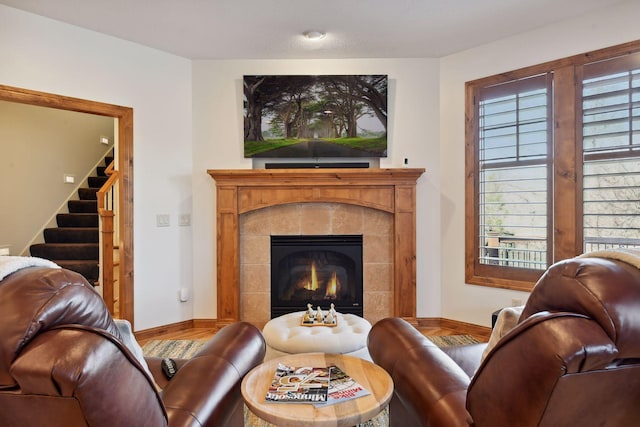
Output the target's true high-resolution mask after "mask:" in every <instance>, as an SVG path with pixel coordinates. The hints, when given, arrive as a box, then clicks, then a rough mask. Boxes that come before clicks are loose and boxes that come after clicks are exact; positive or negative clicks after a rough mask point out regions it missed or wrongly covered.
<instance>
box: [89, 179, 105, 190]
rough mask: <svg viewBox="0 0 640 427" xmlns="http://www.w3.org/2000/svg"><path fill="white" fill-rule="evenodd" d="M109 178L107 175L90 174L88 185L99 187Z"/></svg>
mask: <svg viewBox="0 0 640 427" xmlns="http://www.w3.org/2000/svg"><path fill="white" fill-rule="evenodd" d="M108 179H109V177H108V176H90V177H89V187H91V188H101V187H102V186H103V185H104V183H105V182H107V180H108Z"/></svg>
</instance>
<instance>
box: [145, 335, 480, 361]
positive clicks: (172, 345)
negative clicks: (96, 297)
mask: <svg viewBox="0 0 640 427" xmlns="http://www.w3.org/2000/svg"><path fill="white" fill-rule="evenodd" d="M427 338H428V339H429V340H431V342H433V343H434V344H435V345H437V346H438V347H447V346H450V345H464V344H475V343H478V342H479V341H478V340H476V339H475V338H474V337H472V336H471V335H437V336H436V335H430V336H428V337H427ZM205 342H206V340H151V341H149V342H147V343H146V344H145V345H144V346H143V347H142V351H143V353H144V355H145V356H147V357H171V358H176V359H188V358H190V357H191V356H193V355H194V354H195V353H196V352H197V351H198V349H200V347H202V345H203V344H204V343H205Z"/></svg>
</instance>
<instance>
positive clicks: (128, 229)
mask: <svg viewBox="0 0 640 427" xmlns="http://www.w3.org/2000/svg"><path fill="white" fill-rule="evenodd" d="M0 100H2V101H8V102H17V103H22V104H29V105H35V106H40V107H48V108H56V109H61V110H67V111H76V112H80V113H88V114H96V115H101V116H106V117H113V118H114V119H115V122H116V126H117V130H116V133H117V136H118V138H117V140H118V148H117V150H116V153H117V157H118V168H119V173H120V179H119V182H118V187H119V204H120V212H119V213H120V214H119V221H118V224H117V225H116V226H117V227H118V228H119V230H120V231H119V235H120V241H119V248H120V250H119V256H120V265H119V272H118V276H119V277H118V282H119V284H120V295H119V302H120V306H119V317H120V318H122V319H126V320H128V321H129V322H131V324H132V325H133V324H134V315H133V109H132V108H129V107H122V106H118V105H112V104H105V103H101V102H96V101H90V100H85V99H80V98H72V97H67V96H62V95H55V94H50V93H46V92H38V91H32V90H28V89H22V88H16V87H11V86H4V85H0Z"/></svg>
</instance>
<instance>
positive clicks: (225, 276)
mask: <svg viewBox="0 0 640 427" xmlns="http://www.w3.org/2000/svg"><path fill="white" fill-rule="evenodd" d="M207 172H208V173H209V175H211V177H212V178H213V179H214V180H215V182H216V241H217V243H216V244H217V252H216V253H217V260H216V265H217V313H218V315H217V322H218V324H220V325H224V324H228V323H233V322H235V321H237V320H246V321H249V322H252V323H256V324H264V323H265V322H266V321H267V320H269V309H270V307H269V304H270V299H269V283H268V281H269V277H270V275H269V273H268V271H269V270H268V265H269V261H270V260H269V235H270V234H363V238H364V248H363V250H364V253H363V262H364V283H363V285H364V286H363V288H364V317H365V318H367V319H368V320H370V321H372V322H375V321H376V320H379V319H380V318H382V317H387V316H398V317H403V318H405V319H407V320H409V321H415V317H416V229H415V225H416V212H415V209H416V191H415V187H416V180H417V179H418V178H419V177H420V176H421V175H422V173H424V169H415V168H412V169H409V168H402V169H357V168H356V169H241V170H208V171H207ZM243 258H244V259H243ZM259 277H263V278H265V281H264V282H266V283H262V284H261V283H260V280H259V279H256V278H259ZM368 277H369V278H377V279H380V278H381V277H383V278H384V277H386V279H380V280H381V281H382V283H378V284H377V285H375V286H374V285H371V286H369V288H368V287H367V282H368V280H367V278H368ZM385 281H386V282H389V283H385ZM301 309H304V307H301Z"/></svg>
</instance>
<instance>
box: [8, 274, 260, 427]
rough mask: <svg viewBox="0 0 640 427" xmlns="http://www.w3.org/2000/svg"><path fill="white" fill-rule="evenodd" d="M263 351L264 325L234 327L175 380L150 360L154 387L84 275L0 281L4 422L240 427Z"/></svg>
mask: <svg viewBox="0 0 640 427" xmlns="http://www.w3.org/2000/svg"><path fill="white" fill-rule="evenodd" d="M265 349H266V347H265V342H264V339H263V337H262V334H261V333H260V331H259V330H258V329H257V328H255V327H254V326H252V325H250V324H248V323H244V322H238V323H234V324H232V325H229V326H226V327H224V328H222V329H221V330H220V332H218V333H217V334H216V335H215V336H214V337H213V338H212V339H211V340H210V341H208V342H207V343H206V344H205V345H204V347H203V348H202V349H200V350H199V352H198V353H197V354H196V355H195V356H194V357H193V358H191V359H189V360H188V361H178V364H179V370H178V372H177V373H176V374H175V376H174V377H173V378H172V379H171V380H166V379H165V378H164V376H163V374H161V373H160V372H161V370H160V360H159V359H150V360H149V370H150V371H151V372H152V373H153V374H154V375H155V374H158V376H157V377H156V379H155V381H154V379H153V378H151V377H150V376H149V375H148V374H147V371H146V370H145V368H144V364H143V363H141V361H140V360H139V359H137V358H136V357H135V355H134V354H133V353H132V352H131V351H130V350H129V349H128V348H127V347H126V346H125V345H124V344H123V343H122V341H121V337H120V335H119V332H118V329H117V327H116V325H115V323H114V321H113V319H112V318H111V316H110V315H109V312H108V310H107V308H106V306H105V305H104V303H103V301H102V298H101V297H100V296H99V295H98V294H97V293H96V292H95V290H94V289H93V288H92V287H91V286H90V285H89V284H88V283H87V282H86V281H85V280H84V278H83V277H82V276H80V275H79V274H77V273H74V272H71V271H69V270H64V269H52V268H44V267H30V268H25V269H22V270H19V271H17V272H15V273H13V274H10V275H9V276H7V277H5V278H4V279H3V280H2V281H0V425H1V426H4V427H14V426H15V427H28V426H48V427H75V426H91V427H113V426H136V427H139V426H149V427H159V426H167V425H168V426H171V427H176V426H223V425H224V426H227V425H236V426H242V425H243V414H242V412H243V401H242V397H241V394H240V383H241V380H242V378H243V376H244V375H245V374H246V373H247V372H248V371H249V370H250V369H252V368H253V367H254V366H256V365H258V364H260V363H261V362H262V360H263V358H264V353H265ZM143 362H144V361H143ZM155 383H157V384H158V386H161V387H162V390H161V391H157V388H156V387H157V385H156V384H155Z"/></svg>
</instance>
